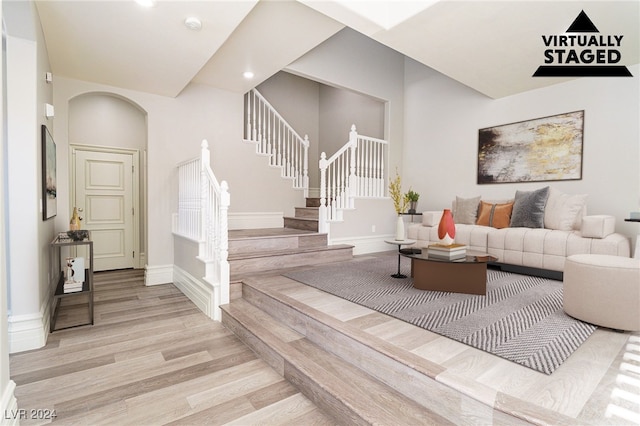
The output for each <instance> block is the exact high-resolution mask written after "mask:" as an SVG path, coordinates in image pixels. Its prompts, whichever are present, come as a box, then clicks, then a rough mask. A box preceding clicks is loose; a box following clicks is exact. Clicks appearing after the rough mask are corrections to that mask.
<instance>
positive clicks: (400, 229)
mask: <svg viewBox="0 0 640 426" xmlns="http://www.w3.org/2000/svg"><path fill="white" fill-rule="evenodd" d="M396 240H398V241H402V240H404V220H403V219H402V216H400V215H398V221H397V222H396Z"/></svg>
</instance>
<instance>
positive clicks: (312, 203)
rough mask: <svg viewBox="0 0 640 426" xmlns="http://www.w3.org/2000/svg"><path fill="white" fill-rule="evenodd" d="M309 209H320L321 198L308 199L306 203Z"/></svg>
mask: <svg viewBox="0 0 640 426" xmlns="http://www.w3.org/2000/svg"><path fill="white" fill-rule="evenodd" d="M306 206H307V207H320V198H308V197H307V201H306Z"/></svg>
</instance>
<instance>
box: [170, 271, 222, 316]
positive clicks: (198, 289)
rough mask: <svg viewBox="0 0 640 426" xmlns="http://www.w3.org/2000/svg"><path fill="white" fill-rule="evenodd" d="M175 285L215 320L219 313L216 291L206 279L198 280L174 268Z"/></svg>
mask: <svg viewBox="0 0 640 426" xmlns="http://www.w3.org/2000/svg"><path fill="white" fill-rule="evenodd" d="M173 283H174V285H175V286H176V287H178V289H179V290H180V291H181V292H182V293H183V294H184V295H185V296H187V297H188V298H189V300H191V301H192V302H193V303H194V304H195V305H196V306H197V307H198V308H199V309H200V310H201V311H202V312H204V313H205V315H207V316H208V317H209V318H211V319H214V320H217V321H220V319H219V318H215V316H216V315H215V313H216V311H217V309H214V307H215V308H217V304H216V297H215V289H214V288H213V286H212V285H211V283H209V282H208V281H206V280H205V279H204V278H203V279H197V278H196V277H194V276H193V275H191V274H190V273H188V272H187V271H185V270H184V269H182V268H180V267H179V266H175V265H174V267H173Z"/></svg>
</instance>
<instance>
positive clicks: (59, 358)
mask: <svg viewBox="0 0 640 426" xmlns="http://www.w3.org/2000/svg"><path fill="white" fill-rule="evenodd" d="M95 277H96V279H95V324H94V326H90V327H82V328H72V329H68V330H61V331H57V332H55V333H53V334H51V335H50V336H49V339H48V342H47V345H46V346H45V347H44V348H42V349H38V350H34V351H28V352H22V353H17V354H13V355H11V357H10V362H11V365H10V371H11V378H12V379H13V380H14V381H15V382H16V384H17V387H16V392H15V393H16V398H17V400H18V406H19V408H20V409H23V410H26V411H25V412H24V413H25V414H26V418H23V419H21V422H20V423H21V424H22V425H31V424H46V423H50V422H51V420H53V423H56V424H91V425H94V424H117V425H165V424H171V425H191V424H193V425H196V424H212V425H213V424H255V423H268V424H320V425H322V424H332V421H331V420H330V419H329V418H327V417H326V416H325V415H324V414H323V413H322V412H321V411H320V410H319V409H318V408H317V407H315V406H314V405H313V404H312V403H311V402H310V401H309V400H308V399H307V398H306V397H304V396H303V395H302V394H300V393H299V392H298V391H297V390H296V389H295V388H294V387H293V386H292V385H290V384H289V383H288V382H287V381H285V380H284V379H283V378H282V377H281V376H280V375H278V374H277V373H276V372H275V371H273V370H272V369H271V368H270V367H269V366H268V365H267V364H266V363H264V362H263V361H262V360H260V359H259V358H258V357H257V356H256V355H255V354H254V353H253V352H252V351H251V350H250V349H249V348H248V347H246V346H245V345H244V344H242V343H241V342H240V341H239V340H238V339H237V338H236V337H235V336H234V335H233V334H232V333H231V332H230V331H228V330H227V329H226V328H224V327H223V326H222V325H221V324H220V323H217V322H214V321H212V320H210V319H209V318H207V317H206V316H205V315H204V314H203V313H202V312H200V311H199V310H198V309H197V308H196V306H195V305H194V304H193V303H192V302H191V301H190V300H188V299H187V298H186V297H185V296H184V295H183V294H182V293H181V292H180V291H179V290H178V289H177V288H175V287H174V286H173V285H171V284H167V285H160V286H154V287H145V286H144V282H143V280H144V278H143V274H142V272H141V271H132V270H130V271H121V272H102V273H98V274H96V276H95ZM75 299H76V300H72V299H66V300H65V303H64V305H63V307H62V308H61V312H60V316H59V324H58V326H65V325H71V324H74V323H78V322H83V321H86V316H87V315H88V314H87V306H86V301H85V303H83V301H82V300H78V299H81V298H80V297H78V298H75ZM31 410H52V411H55V414H56V416H57V417H55V418H54V419H34V418H30V417H31V415H30V414H31ZM45 413H46V412H45Z"/></svg>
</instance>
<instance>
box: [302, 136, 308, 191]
mask: <svg viewBox="0 0 640 426" xmlns="http://www.w3.org/2000/svg"><path fill="white" fill-rule="evenodd" d="M303 146H304V154H303V156H304V157H303V165H302V176H303V177H302V187H303V188H304V198H305V199H306V198H307V197H308V196H309V136H308V135H304V143H303Z"/></svg>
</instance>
